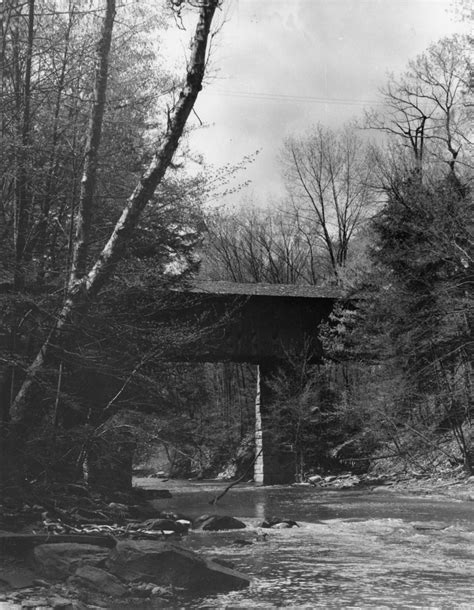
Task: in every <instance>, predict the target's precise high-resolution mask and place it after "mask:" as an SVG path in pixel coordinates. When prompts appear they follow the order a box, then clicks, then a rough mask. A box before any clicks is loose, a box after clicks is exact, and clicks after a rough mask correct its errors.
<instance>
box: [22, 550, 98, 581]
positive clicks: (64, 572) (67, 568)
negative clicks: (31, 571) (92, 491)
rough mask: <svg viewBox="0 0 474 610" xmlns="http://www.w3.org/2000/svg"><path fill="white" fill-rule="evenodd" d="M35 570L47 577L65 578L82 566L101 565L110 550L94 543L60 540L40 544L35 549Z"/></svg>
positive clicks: (54, 578)
mask: <svg viewBox="0 0 474 610" xmlns="http://www.w3.org/2000/svg"><path fill="white" fill-rule="evenodd" d="M32 555H33V563H34V568H35V570H36V571H37V572H38V573H39V574H41V575H42V576H44V577H45V578H51V579H53V580H64V579H66V578H67V577H68V576H71V575H72V574H74V572H75V571H76V570H77V568H80V567H82V566H86V565H88V566H101V565H103V564H104V562H105V560H106V559H107V557H108V555H109V550H108V549H107V548H104V547H100V546H97V545H94V544H77V543H72V542H60V543H58V544H40V545H39V546H37V547H35V548H34V550H33V553H32Z"/></svg>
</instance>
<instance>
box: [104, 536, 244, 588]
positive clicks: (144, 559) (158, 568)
mask: <svg viewBox="0 0 474 610" xmlns="http://www.w3.org/2000/svg"><path fill="white" fill-rule="evenodd" d="M107 566H108V570H109V571H110V572H112V573H113V574H115V575H116V576H118V577H119V578H122V579H124V580H126V581H136V580H141V581H143V582H150V583H155V584H157V585H171V584H172V585H173V586H175V587H183V588H185V589H187V590H189V591H197V590H198V591H199V592H200V593H203V592H216V591H228V590H232V589H243V588H245V587H248V586H249V584H250V578H248V577H247V576H245V575H244V574H241V573H240V572H237V571H236V570H232V569H230V568H227V567H225V566H222V565H219V564H217V563H215V562H213V561H209V560H206V559H203V558H201V557H199V556H198V555H197V554H196V553H194V552H193V551H189V550H187V549H184V548H181V547H179V546H177V545H174V544H170V543H169V542H155V541H146V540H122V541H120V542H119V543H118V544H117V546H116V548H115V549H114V550H112V551H111V553H110V558H109V560H108V562H107Z"/></svg>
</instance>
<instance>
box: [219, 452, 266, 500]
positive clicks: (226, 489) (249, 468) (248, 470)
mask: <svg viewBox="0 0 474 610" xmlns="http://www.w3.org/2000/svg"><path fill="white" fill-rule="evenodd" d="M261 453H262V450H261V449H260V451H259V452H258V453H257V455H256V456H255V457H254V459H253V460H252V463H251V464H250V466H249V467H248V468H247V470H246V471H245V472H244V474H243V475H241V476H240V477H239V478H238V479H236V480H235V481H232V483H230V485H227V487H226V488H225V489H224V491H223V492H222V493H220V494H219V495H218V496H214V499H213V500H209V504H213V505H214V506H215V505H216V504H217V503H218V502H219V500H220V499H221V498H223V497H224V496H225V494H226V493H227V492H228V491H229V489H232V487H234V486H235V485H238V484H239V483H241V482H242V481H243V480H244V479H245V477H246V476H248V474H249V472H250V470H251V469H252V468H253V467H254V465H255V462H256V461H257V460H258V458H259V457H260V454H261Z"/></svg>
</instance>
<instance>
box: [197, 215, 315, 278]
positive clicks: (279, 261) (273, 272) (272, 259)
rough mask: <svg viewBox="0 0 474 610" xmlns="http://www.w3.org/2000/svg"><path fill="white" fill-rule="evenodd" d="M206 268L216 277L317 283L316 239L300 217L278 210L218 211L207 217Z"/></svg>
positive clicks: (205, 271)
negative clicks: (312, 240)
mask: <svg viewBox="0 0 474 610" xmlns="http://www.w3.org/2000/svg"><path fill="white" fill-rule="evenodd" d="M207 229H208V238H207V242H206V248H205V256H204V260H203V273H204V274H206V275H207V276H208V277H210V278H211V279H217V280H231V281H234V282H268V283H272V284H316V283H317V282H318V281H319V280H320V279H321V275H320V273H319V268H318V265H317V263H316V260H315V252H314V250H313V248H312V243H311V241H310V240H307V236H306V235H304V233H303V231H302V230H301V227H300V223H299V221H298V218H297V217H295V216H294V215H293V214H286V213H283V212H278V211H275V210H274V209H261V210H258V209H248V208H242V209H240V210H239V211H237V212H233V213H226V212H219V213H214V214H213V215H212V216H211V217H209V218H208V221H207Z"/></svg>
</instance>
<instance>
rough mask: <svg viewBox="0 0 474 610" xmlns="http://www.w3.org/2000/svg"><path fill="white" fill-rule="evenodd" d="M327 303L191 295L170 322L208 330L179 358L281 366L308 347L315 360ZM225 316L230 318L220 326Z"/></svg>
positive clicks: (264, 297)
mask: <svg viewBox="0 0 474 610" xmlns="http://www.w3.org/2000/svg"><path fill="white" fill-rule="evenodd" d="M182 298H183V297H182V295H181V299H182ZM332 304H333V301H332V300H331V299H308V298H295V297H291V298H285V297H278V298H274V297H266V296H249V297H240V296H239V297H235V296H227V295H225V296H223V295H212V296H208V295H205V296H202V297H201V296H200V297H199V298H196V295H193V297H192V299H190V300H188V304H187V306H183V307H182V309H181V310H180V311H177V312H175V321H178V323H179V320H180V319H181V320H183V321H185V320H186V321H188V322H190V323H193V321H194V322H196V324H199V326H201V327H202V326H206V325H208V326H209V327H210V328H211V329H210V332H209V334H208V335H207V336H205V337H204V339H203V340H202V341H199V345H198V346H196V345H194V346H193V347H191V348H189V350H184V352H183V353H181V357H183V358H184V359H186V360H193V361H196V362H225V361H232V362H248V363H251V364H261V363H266V362H269V363H270V362H281V361H283V360H285V359H287V356H288V354H289V353H302V351H303V350H304V349H305V348H306V347H307V345H308V343H311V346H312V348H313V351H314V357H315V359H318V358H320V357H321V355H322V349H321V344H320V342H319V340H318V338H317V328H318V326H319V324H320V323H321V321H322V320H323V319H325V318H326V317H327V316H328V315H329V313H330V311H331V309H332ZM203 312H205V314H204V317H203ZM229 312H232V318H231V319H230V320H228V321H226V323H225V325H222V323H221V321H222V320H223V319H224V318H225V316H226V314H229ZM213 325H215V326H216V327H215V328H214V329H213V328H212V326H213Z"/></svg>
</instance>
